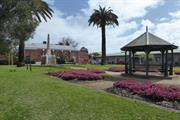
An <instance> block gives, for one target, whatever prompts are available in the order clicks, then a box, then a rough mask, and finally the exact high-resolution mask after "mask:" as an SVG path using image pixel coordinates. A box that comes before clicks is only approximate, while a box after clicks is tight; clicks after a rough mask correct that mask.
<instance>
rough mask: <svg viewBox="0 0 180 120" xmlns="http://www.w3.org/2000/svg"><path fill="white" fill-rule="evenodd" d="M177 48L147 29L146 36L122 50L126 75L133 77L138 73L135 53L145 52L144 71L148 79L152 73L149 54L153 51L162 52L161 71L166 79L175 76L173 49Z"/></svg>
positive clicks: (135, 40) (138, 38)
mask: <svg viewBox="0 0 180 120" xmlns="http://www.w3.org/2000/svg"><path fill="white" fill-rule="evenodd" d="M177 48H178V47H177V46H175V45H173V44H171V43H169V42H167V41H165V40H163V39H161V38H159V37H157V36H155V35H153V34H151V33H150V32H148V27H146V32H145V33H144V34H142V35H140V36H139V37H137V38H136V39H134V40H133V41H131V42H130V43H128V44H127V45H125V46H124V47H122V48H121V50H122V51H125V74H127V75H132V73H133V72H136V71H137V69H136V66H135V53H136V52H145V55H146V61H145V64H144V68H145V70H144V71H145V72H146V77H148V73H149V71H150V65H149V54H150V52H152V51H160V52H161V58H162V64H161V69H159V70H160V71H161V72H162V73H164V77H168V75H173V61H174V55H173V49H177ZM168 51H171V54H170V55H171V56H170V58H171V63H170V65H168ZM127 52H128V53H127ZM127 56H129V57H127ZM168 72H169V73H168Z"/></svg>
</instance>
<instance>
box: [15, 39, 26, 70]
mask: <svg viewBox="0 0 180 120" xmlns="http://www.w3.org/2000/svg"><path fill="white" fill-rule="evenodd" d="M22 66H24V41H23V40H20V42H19V51H18V62H17V67H22Z"/></svg>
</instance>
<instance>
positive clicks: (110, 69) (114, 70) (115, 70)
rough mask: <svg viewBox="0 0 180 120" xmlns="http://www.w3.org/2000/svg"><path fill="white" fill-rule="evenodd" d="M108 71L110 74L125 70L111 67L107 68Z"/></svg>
mask: <svg viewBox="0 0 180 120" xmlns="http://www.w3.org/2000/svg"><path fill="white" fill-rule="evenodd" d="M108 71H112V72H124V71H125V69H124V68H123V67H111V68H109V70H108Z"/></svg>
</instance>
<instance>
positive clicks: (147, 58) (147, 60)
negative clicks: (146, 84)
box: [146, 51, 149, 78]
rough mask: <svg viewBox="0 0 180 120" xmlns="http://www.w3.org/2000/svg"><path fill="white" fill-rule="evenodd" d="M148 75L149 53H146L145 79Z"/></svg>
mask: <svg viewBox="0 0 180 120" xmlns="http://www.w3.org/2000/svg"><path fill="white" fill-rule="evenodd" d="M148 73H149V51H146V78H148V76H149V75H148Z"/></svg>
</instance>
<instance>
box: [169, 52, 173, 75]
mask: <svg viewBox="0 0 180 120" xmlns="http://www.w3.org/2000/svg"><path fill="white" fill-rule="evenodd" d="M173 66H174V54H173V49H171V66H170V71H169V75H173Z"/></svg>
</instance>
